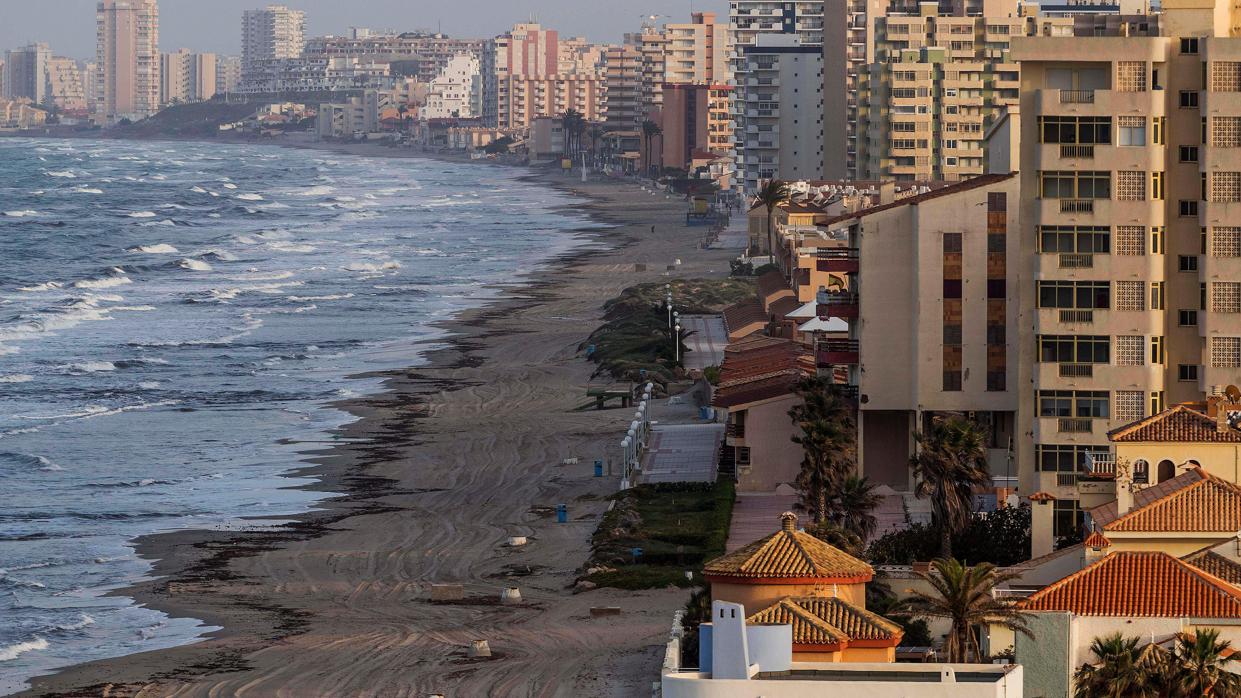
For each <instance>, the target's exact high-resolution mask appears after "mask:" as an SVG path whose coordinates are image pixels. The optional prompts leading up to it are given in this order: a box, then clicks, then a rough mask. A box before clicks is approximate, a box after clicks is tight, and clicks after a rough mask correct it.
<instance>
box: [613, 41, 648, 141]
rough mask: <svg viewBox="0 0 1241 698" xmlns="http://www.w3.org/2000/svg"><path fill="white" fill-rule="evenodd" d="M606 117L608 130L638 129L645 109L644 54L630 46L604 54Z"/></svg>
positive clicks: (616, 47)
mask: <svg viewBox="0 0 1241 698" xmlns="http://www.w3.org/2000/svg"><path fill="white" fill-rule="evenodd" d="M603 80H604V93H603V114H604V118H605V119H606V121H607V123H608V126H610V127H613V128H635V127H637V126H638V125H640V124H641V123H642V121H643V120H644V119H645V115H644V113H643V109H642V52H641V51H640V50H639V49H638V48H637V47H634V46H632V45H630V44H622V45H620V46H609V47H608V49H607V52H606V53H605V54H604V74H603Z"/></svg>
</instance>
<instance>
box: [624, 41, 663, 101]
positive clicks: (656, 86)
mask: <svg viewBox="0 0 1241 698" xmlns="http://www.w3.org/2000/svg"><path fill="white" fill-rule="evenodd" d="M625 43H627V44H630V45H632V46H633V47H634V48H636V49H637V50H638V53H639V54H640V55H641V56H642V85H641V88H640V89H641V92H640V96H639V100H638V101H639V103H640V105H641V106H640V108H639V110H640V111H641V117H640V119H639V120H640V121H646V120H647V119H652V120H655V121H658V120H659V114H660V110H661V109H662V108H663V104H664V96H663V85H664V82H666V80H665V77H666V76H667V70H666V61H667V46H668V36H667V34H666V33H665V32H664V31H663V30H662V29H659V28H658V27H655V26H654V25H649V24H648V25H644V26H643V27H642V31H640V32H638V33H636V34H627V35H625Z"/></svg>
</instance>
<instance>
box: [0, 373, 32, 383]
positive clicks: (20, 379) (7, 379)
mask: <svg viewBox="0 0 1241 698" xmlns="http://www.w3.org/2000/svg"><path fill="white" fill-rule="evenodd" d="M33 380H34V376H31V375H27V374H25V373H14V374H10V375H7V376H0V383H10V384H12V383H29V382H30V381H33Z"/></svg>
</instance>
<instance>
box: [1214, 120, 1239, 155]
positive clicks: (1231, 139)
mask: <svg viewBox="0 0 1241 698" xmlns="http://www.w3.org/2000/svg"><path fill="white" fill-rule="evenodd" d="M1211 145H1213V146H1215V147H1216V148H1237V147H1241V116H1213V117H1211Z"/></svg>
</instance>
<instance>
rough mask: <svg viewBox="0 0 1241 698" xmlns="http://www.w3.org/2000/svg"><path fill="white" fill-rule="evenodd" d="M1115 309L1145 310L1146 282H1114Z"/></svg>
mask: <svg viewBox="0 0 1241 698" xmlns="http://www.w3.org/2000/svg"><path fill="white" fill-rule="evenodd" d="M1116 309H1117V310H1126V311H1142V310H1146V284H1145V282H1142V281H1117V282H1116Z"/></svg>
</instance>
